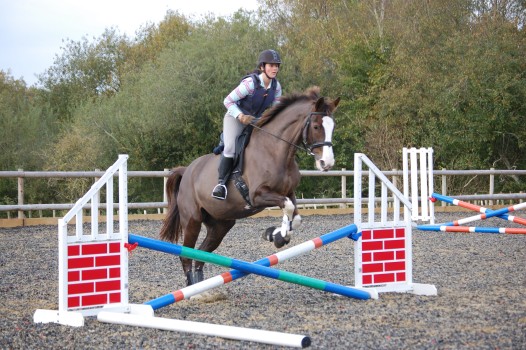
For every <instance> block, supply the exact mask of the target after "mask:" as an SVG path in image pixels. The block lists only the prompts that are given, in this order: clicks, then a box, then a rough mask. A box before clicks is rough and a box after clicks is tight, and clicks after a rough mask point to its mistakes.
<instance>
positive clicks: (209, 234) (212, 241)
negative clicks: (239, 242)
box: [194, 220, 236, 283]
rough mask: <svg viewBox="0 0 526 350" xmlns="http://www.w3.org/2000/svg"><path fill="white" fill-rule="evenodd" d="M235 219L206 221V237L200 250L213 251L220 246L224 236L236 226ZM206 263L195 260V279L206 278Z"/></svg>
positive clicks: (199, 280)
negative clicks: (204, 271)
mask: <svg viewBox="0 0 526 350" xmlns="http://www.w3.org/2000/svg"><path fill="white" fill-rule="evenodd" d="M235 223H236V221H235V220H221V221H217V220H209V221H206V222H205V226H206V237H205V239H204V240H203V242H202V243H201V245H200V246H199V250H202V251H205V252H209V253H211V252H213V251H214V250H216V249H217V247H219V245H220V244H221V242H222V241H223V238H225V236H226V234H227V233H228V231H230V229H231V228H232V227H234V225H235ZM204 265H205V263H204V262H202V261H196V262H195V272H194V281H195V282H196V283H197V282H201V281H202V280H204V273H203V266H204Z"/></svg>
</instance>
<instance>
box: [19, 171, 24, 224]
mask: <svg viewBox="0 0 526 350" xmlns="http://www.w3.org/2000/svg"><path fill="white" fill-rule="evenodd" d="M18 171H19V172H23V171H24V169H18ZM18 205H24V178H23V177H22V176H19V177H18ZM18 218H19V219H23V218H24V211H23V210H19V211H18Z"/></svg>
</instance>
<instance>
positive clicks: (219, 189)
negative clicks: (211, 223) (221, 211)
mask: <svg viewBox="0 0 526 350" xmlns="http://www.w3.org/2000/svg"><path fill="white" fill-rule="evenodd" d="M227 193H228V191H227V189H226V186H225V185H221V184H217V185H216V186H215V187H214V190H213V191H212V197H214V198H217V199H221V200H225V199H226V195H227Z"/></svg>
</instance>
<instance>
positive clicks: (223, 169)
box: [212, 155, 234, 199]
mask: <svg viewBox="0 0 526 350" xmlns="http://www.w3.org/2000/svg"><path fill="white" fill-rule="evenodd" d="M233 164H234V158H228V157H225V156H224V155H222V156H221V160H220V161H219V170H218V173H219V176H218V180H217V181H218V183H217V185H216V187H214V190H213V191H212V197H214V198H217V199H226V195H227V190H226V184H227V182H228V178H229V177H230V172H231V171H232V165H233Z"/></svg>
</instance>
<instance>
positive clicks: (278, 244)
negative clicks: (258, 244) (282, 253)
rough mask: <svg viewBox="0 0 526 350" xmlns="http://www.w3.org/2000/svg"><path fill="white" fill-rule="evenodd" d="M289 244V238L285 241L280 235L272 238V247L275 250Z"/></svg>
mask: <svg viewBox="0 0 526 350" xmlns="http://www.w3.org/2000/svg"><path fill="white" fill-rule="evenodd" d="M289 242H290V238H289V239H288V240H287V239H285V238H283V236H282V235H281V233H278V234H276V235H275V236H274V246H275V247H276V248H281V247H283V246H284V245H287V244H289Z"/></svg>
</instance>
